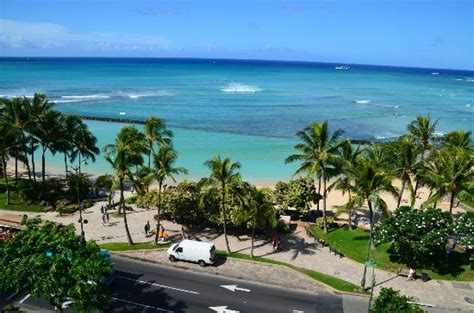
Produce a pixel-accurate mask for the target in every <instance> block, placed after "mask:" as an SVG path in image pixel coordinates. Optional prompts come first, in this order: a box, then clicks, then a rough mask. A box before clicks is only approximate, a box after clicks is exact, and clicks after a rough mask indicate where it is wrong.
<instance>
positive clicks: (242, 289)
mask: <svg viewBox="0 0 474 313" xmlns="http://www.w3.org/2000/svg"><path fill="white" fill-rule="evenodd" d="M221 287H223V288H225V289H228V290H230V291H232V292H235V291H236V290H240V291H245V292H250V289H245V288H239V287H237V285H221Z"/></svg>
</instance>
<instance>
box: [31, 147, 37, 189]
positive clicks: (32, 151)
mask: <svg viewBox="0 0 474 313" xmlns="http://www.w3.org/2000/svg"><path fill="white" fill-rule="evenodd" d="M30 149H31V166H32V170H33V180H34V181H36V169H35V149H34V144H33V139H32V142H31V145H30Z"/></svg>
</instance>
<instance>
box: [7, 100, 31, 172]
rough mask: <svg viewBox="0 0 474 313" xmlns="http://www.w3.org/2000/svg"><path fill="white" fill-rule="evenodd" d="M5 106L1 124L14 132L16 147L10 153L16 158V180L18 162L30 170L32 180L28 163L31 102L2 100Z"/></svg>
mask: <svg viewBox="0 0 474 313" xmlns="http://www.w3.org/2000/svg"><path fill="white" fill-rule="evenodd" d="M0 103H1V104H2V105H3V110H2V114H1V115H0V123H2V124H8V125H10V126H11V129H10V130H11V131H14V132H15V134H16V136H15V139H16V140H15V141H16V144H15V147H13V148H12V149H11V151H10V153H11V155H12V156H13V157H14V158H15V178H18V160H21V161H22V162H23V163H24V164H25V165H26V167H27V169H28V177H29V178H31V170H30V165H29V162H28V155H27V149H26V140H27V134H26V130H27V128H28V124H29V123H30V121H29V101H28V99H27V98H13V99H11V100H9V99H0Z"/></svg>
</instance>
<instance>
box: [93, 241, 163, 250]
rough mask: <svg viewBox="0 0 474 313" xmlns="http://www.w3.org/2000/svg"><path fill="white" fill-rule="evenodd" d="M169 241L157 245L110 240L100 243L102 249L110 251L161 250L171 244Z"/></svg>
mask: <svg viewBox="0 0 474 313" xmlns="http://www.w3.org/2000/svg"><path fill="white" fill-rule="evenodd" d="M170 245H171V244H169V243H162V244H157V245H155V244H154V243H153V242H137V243H134V244H132V245H129V244H128V243H127V242H109V243H104V244H101V245H99V246H100V248H101V249H106V250H109V251H132V250H161V249H166V248H168V247H169V246H170Z"/></svg>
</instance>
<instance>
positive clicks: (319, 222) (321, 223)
mask: <svg viewBox="0 0 474 313" xmlns="http://www.w3.org/2000/svg"><path fill="white" fill-rule="evenodd" d="M326 221H327V223H328V228H332V227H334V226H335V225H336V223H334V217H332V216H326ZM316 226H318V227H319V228H321V229H323V228H324V219H323V217H318V218H316Z"/></svg>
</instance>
